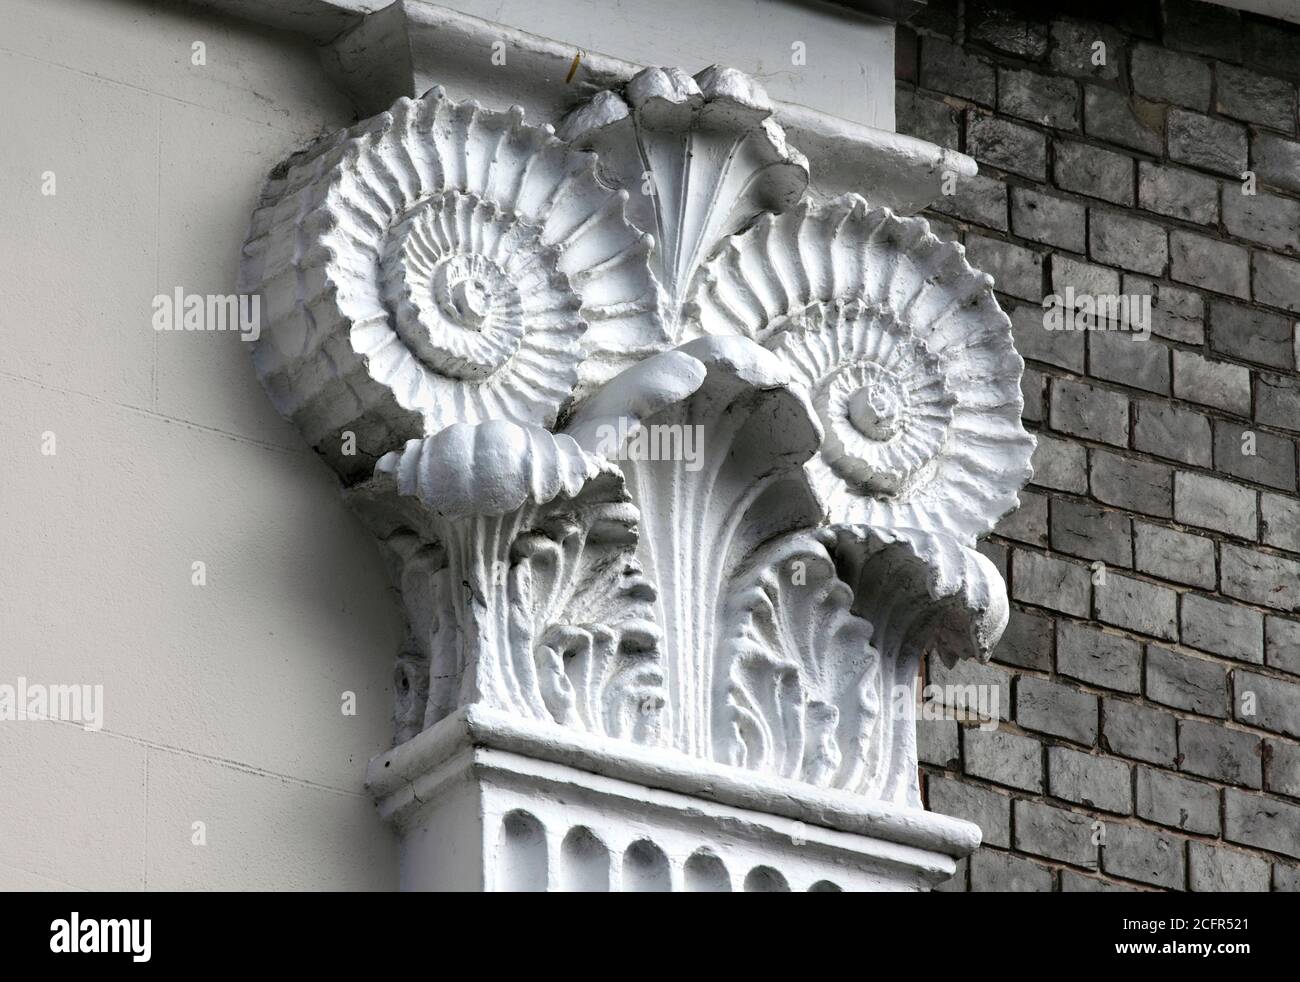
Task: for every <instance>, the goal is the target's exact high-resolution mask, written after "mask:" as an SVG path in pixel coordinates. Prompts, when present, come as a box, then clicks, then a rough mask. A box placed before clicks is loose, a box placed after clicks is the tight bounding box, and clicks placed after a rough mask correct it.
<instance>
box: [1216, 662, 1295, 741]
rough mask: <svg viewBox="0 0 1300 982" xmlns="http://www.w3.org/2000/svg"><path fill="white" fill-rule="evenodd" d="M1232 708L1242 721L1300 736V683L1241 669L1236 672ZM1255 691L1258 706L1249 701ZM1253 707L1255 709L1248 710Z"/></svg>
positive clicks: (1273, 731)
mask: <svg viewBox="0 0 1300 982" xmlns="http://www.w3.org/2000/svg"><path fill="white" fill-rule="evenodd" d="M1232 683H1233V699H1232V708H1233V712H1234V714H1235V716H1236V718H1237V720H1238V721H1240V722H1242V723H1245V724H1246V725H1248V726H1258V727H1259V728H1260V729H1264V730H1268V731H1269V732H1270V733H1283V734H1285V735H1286V736H1290V737H1300V685H1297V684H1296V683H1294V682H1286V681H1284V680H1282V679H1279V678H1274V677H1273V676H1271V675H1256V674H1255V673H1253V672H1246V671H1242V670H1240V669H1238V670H1237V671H1235V672H1233V673H1232ZM1252 695H1253V701H1254V706H1250V705H1249V698H1250V697H1251V696H1252ZM1250 709H1253V710H1254V712H1248V710H1250Z"/></svg>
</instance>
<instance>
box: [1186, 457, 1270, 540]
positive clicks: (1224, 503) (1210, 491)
mask: <svg viewBox="0 0 1300 982" xmlns="http://www.w3.org/2000/svg"><path fill="white" fill-rule="evenodd" d="M1256 515H1257V512H1256V508H1255V492H1254V491H1252V490H1251V489H1250V488H1246V487H1242V486H1241V485H1240V484H1233V483H1231V482H1229V481H1221V480H1219V479H1218V478H1217V477H1207V476H1205V475H1204V474H1189V473H1186V472H1185V471H1179V472H1178V473H1177V474H1176V475H1175V476H1174V518H1175V519H1176V520H1178V521H1180V522H1183V523H1184V524H1186V525H1199V526H1200V527H1201V528H1207V529H1215V530H1216V531H1219V532H1227V533H1228V534H1229V535H1236V536H1240V537H1241V538H1243V539H1253V538H1255V528H1256Z"/></svg>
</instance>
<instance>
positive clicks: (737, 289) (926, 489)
mask: <svg viewBox="0 0 1300 982" xmlns="http://www.w3.org/2000/svg"><path fill="white" fill-rule="evenodd" d="M692 300H693V303H692V305H691V307H690V309H689V316H690V317H691V318H692V320H693V324H692V327H693V328H694V329H696V330H698V331H700V332H702V333H706V334H743V335H745V336H747V337H751V338H754V339H755V340H758V341H760V342H762V343H763V344H765V345H766V346H767V347H768V348H769V349H771V350H772V351H773V352H774V353H776V354H777V355H778V356H780V357H781V358H782V359H783V360H784V361H785V362H786V363H787V364H788V365H790V367H791V368H792V369H793V371H794V373H795V375H796V377H797V378H798V379H799V380H800V381H802V382H803V383H804V384H805V385H806V386H807V387H808V390H809V393H810V395H811V397H812V401H813V405H814V406H816V408H817V412H818V415H819V416H820V417H821V422H822V426H823V429H824V431H825V436H824V438H823V441H822V447H821V450H820V452H819V453H818V454H817V455H816V456H815V457H814V458H813V459H812V460H811V461H810V462H809V463H808V465H807V468H808V472H809V476H810V478H811V480H812V483H813V486H814V488H815V489H816V490H817V492H818V494H819V495H820V497H821V498H822V500H823V503H824V504H825V506H826V508H827V511H828V514H829V516H830V519H831V521H832V522H835V523H861V524H871V525H879V526H887V527H891V528H916V529H922V530H939V531H945V532H948V533H950V534H953V535H956V536H958V537H960V538H965V539H971V538H973V537H974V536H976V535H979V534H981V533H983V532H987V531H989V530H990V529H992V527H993V525H994V523H995V522H996V521H997V519H998V518H999V517H1000V516H1002V515H1003V514H1005V513H1006V512H1007V511H1009V510H1010V509H1012V508H1014V507H1015V506H1016V504H1017V498H1016V493H1017V491H1018V490H1019V488H1020V486H1021V485H1022V484H1023V483H1024V482H1025V481H1026V480H1027V479H1028V477H1029V473H1030V468H1029V458H1030V455H1031V453H1032V451H1033V446H1034V443H1033V439H1032V438H1031V437H1030V436H1029V435H1028V434H1027V433H1026V432H1025V430H1024V427H1023V426H1022V425H1021V422H1020V412H1021V409H1022V407H1023V402H1022V397H1021V394H1020V375H1021V372H1022V371H1023V369H1024V362H1023V361H1022V360H1021V358H1020V356H1019V355H1018V354H1016V350H1015V346H1014V344H1013V343H1012V338H1011V324H1010V322H1009V321H1008V320H1007V317H1006V315H1005V314H1003V313H1002V311H1001V310H1000V309H999V308H998V305H997V302H996V300H995V299H994V296H993V286H992V281H991V280H990V279H989V277H988V276H987V275H985V274H983V273H979V272H977V271H975V270H974V269H972V268H971V267H970V265H969V264H968V263H967V262H966V259H965V255H964V251H963V250H962V248H961V246H960V245H956V244H953V243H946V242H941V241H940V240H939V239H938V238H937V237H936V236H934V235H933V234H932V233H931V232H930V231H929V226H928V225H927V223H926V222H925V221H924V219H919V218H899V217H897V216H896V215H894V214H893V213H892V212H890V211H889V210H888V209H887V208H879V209H875V210H869V209H868V208H867V205H866V202H865V201H863V200H862V199H861V198H859V197H857V196H855V195H848V196H845V197H842V198H839V199H837V200H835V201H832V202H830V203H829V204H827V205H824V206H820V207H818V206H813V205H809V204H808V203H802V204H800V205H798V206H796V207H795V208H793V209H791V210H790V211H788V212H786V213H784V214H781V215H774V216H773V215H769V216H765V217H763V218H762V219H760V220H759V221H758V222H757V223H756V224H755V225H754V227H753V228H751V229H749V230H748V231H746V232H744V233H742V234H740V235H737V236H734V237H733V238H732V239H731V240H730V241H729V242H728V243H727V245H726V246H724V247H723V249H722V250H721V251H720V252H719V253H718V255H717V256H715V257H714V259H713V260H711V261H710V263H709V264H708V265H707V266H706V267H705V270H704V273H703V275H702V276H701V277H700V278H699V280H698V281H697V284H696V290H695V293H694V295H693V298H692Z"/></svg>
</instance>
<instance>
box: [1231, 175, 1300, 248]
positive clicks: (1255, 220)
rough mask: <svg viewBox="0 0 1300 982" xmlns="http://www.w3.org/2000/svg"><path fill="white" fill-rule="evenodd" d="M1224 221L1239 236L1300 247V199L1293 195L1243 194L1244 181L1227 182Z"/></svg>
mask: <svg viewBox="0 0 1300 982" xmlns="http://www.w3.org/2000/svg"><path fill="white" fill-rule="evenodd" d="M1223 225H1224V227H1225V228H1226V229H1227V230H1228V231H1229V232H1231V233H1232V234H1233V235H1235V236H1237V237H1238V238H1242V239H1249V240H1250V241H1251V242H1260V243H1263V244H1264V245H1267V246H1272V247H1273V248H1274V249H1290V250H1293V251H1294V250H1300V201H1296V200H1294V199H1292V198H1282V197H1279V196H1278V195H1276V194H1269V193H1268V192H1267V191H1261V192H1259V193H1257V194H1242V193H1241V185H1239V184H1227V185H1224V188H1223Z"/></svg>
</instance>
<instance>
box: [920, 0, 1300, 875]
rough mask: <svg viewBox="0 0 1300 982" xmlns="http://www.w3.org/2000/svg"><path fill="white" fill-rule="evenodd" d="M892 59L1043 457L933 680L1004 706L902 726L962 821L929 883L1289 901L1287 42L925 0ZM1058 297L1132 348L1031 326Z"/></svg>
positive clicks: (1184, 6)
mask: <svg viewBox="0 0 1300 982" xmlns="http://www.w3.org/2000/svg"><path fill="white" fill-rule="evenodd" d="M898 45H899V60H898V66H899V69H898V76H899V86H898V128H899V130H900V131H901V132H905V133H911V134H915V135H917V136H921V137H923V138H925V139H928V140H932V141H934V142H938V143H941V144H943V145H945V146H949V147H952V148H953V149H956V150H960V151H962V152H964V153H967V154H970V155H971V156H973V157H975V158H976V159H977V161H978V162H979V165H980V174H979V176H978V177H976V178H974V179H972V180H969V181H966V182H964V183H962V184H959V185H958V187H957V188H956V193H955V194H953V195H952V196H951V197H947V198H945V199H943V200H942V201H940V202H939V203H938V204H937V205H936V206H935V207H934V208H933V209H932V211H931V212H929V213H928V214H929V217H930V218H931V221H932V223H933V225H934V227H935V229H936V232H937V233H938V234H940V235H941V236H942V237H944V238H948V239H952V240H955V241H959V242H961V243H963V244H964V245H965V247H966V249H967V251H968V254H969V255H970V257H971V259H972V261H973V262H975V263H976V264H977V265H979V266H980V267H982V268H983V269H985V270H987V271H988V272H989V273H990V274H991V275H992V276H993V277H994V278H995V284H996V289H997V290H998V292H999V298H1000V300H1001V302H1002V304H1003V307H1004V309H1005V310H1006V311H1007V313H1008V315H1009V316H1010V318H1011V321H1012V324H1013V328H1014V331H1015V336H1016V342H1017V345H1018V347H1019V349H1020V351H1021V353H1022V354H1023V355H1024V356H1025V359H1026V372H1025V382H1024V387H1023V389H1024V395H1025V412H1024V418H1025V423H1026V426H1027V427H1028V428H1029V429H1031V430H1033V431H1035V433H1036V434H1037V436H1038V440H1039V446H1038V450H1037V452H1036V454H1035V458H1034V468H1035V478H1034V481H1033V484H1032V486H1031V487H1030V488H1029V489H1027V490H1026V492H1025V494H1024V495H1023V497H1022V507H1021V508H1020V509H1019V511H1017V512H1016V513H1014V514H1012V515H1009V516H1008V517H1007V518H1006V519H1005V520H1004V521H1003V522H1002V523H1001V525H1000V526H999V528H998V530H997V534H996V535H994V536H993V537H992V538H991V539H990V540H989V541H988V542H987V543H985V544H984V546H983V547H982V549H983V551H984V552H985V554H986V555H988V556H989V557H990V558H991V559H992V560H993V561H994V562H995V563H996V564H997V565H998V566H999V568H1000V569H1002V570H1003V572H1004V573H1005V574H1006V576H1007V580H1008V584H1009V593H1010V596H1011V600H1012V608H1013V610H1012V614H1011V622H1010V624H1009V626H1008V628H1007V631H1006V635H1005V637H1004V638H1003V641H1002V643H1001V645H1000V646H999V648H998V649H997V651H996V652H995V654H994V660H993V662H992V664H991V666H990V667H988V668H985V669H981V670H979V671H974V670H965V671H962V672H960V673H959V672H948V673H947V674H945V670H944V669H943V666H942V663H941V662H940V661H938V660H933V661H932V662H931V663H930V664H929V666H928V675H927V681H928V682H933V683H937V684H956V683H968V684H983V685H986V686H989V688H990V690H995V691H996V692H997V694H998V700H999V703H998V711H997V713H996V714H991V715H995V717H996V719H995V722H996V728H995V729H990V728H988V726H985V727H981V726H980V725H979V724H978V723H976V722H972V721H969V720H967V721H962V722H956V721H954V720H953V719H944V720H934V721H925V720H923V721H922V722H921V723H920V724H919V733H920V754H921V757H922V762H923V770H924V772H925V786H926V795H927V803H928V805H929V806H930V807H931V808H933V809H935V810H937V811H941V812H945V813H948V814H952V815H958V816H961V817H964V818H967V819H969V820H971V821H973V822H976V823H977V824H979V825H980V827H981V828H982V829H983V832H984V843H985V844H984V846H982V847H981V849H980V850H979V852H978V853H977V854H976V855H975V856H974V857H972V859H971V861H970V862H968V863H964V864H962V868H961V870H960V872H959V874H958V876H957V878H956V879H955V880H954V881H953V882H952V883H951V884H949V886H948V888H949V889H954V890H1039V891H1058V890H1059V891H1070V892H1073V891H1099V890H1144V889H1145V890H1270V889H1271V890H1292V891H1293V890H1297V889H1300V494H1298V493H1297V489H1298V488H1300V484H1298V483H1297V481H1298V475H1297V457H1298V455H1297V440H1298V439H1300V372H1298V371H1297V367H1298V366H1297V358H1300V325H1298V324H1297V316H1296V315H1297V313H1298V312H1300V130H1298V128H1297V83H1298V82H1300V27H1298V26H1295V25H1289V24H1283V23H1281V22H1277V21H1271V20H1267V19H1263V18H1258V17H1255V16H1253V15H1250V14H1244V13H1239V12H1237V11H1235V10H1230V9H1226V8H1224V7H1219V6H1210V5H1207V4H1203V3H1196V2H1191V0H1163V2H1159V0H1126V2H1124V3H1116V4H1108V3H1106V2H1104V0H1093V2H1089V3H1081V2H1080V3H1075V2H1072V0H1041V2H1035V3H1032V4H1017V3H1015V2H998V0H991V2H977V0H930V4H929V7H928V8H927V10H926V11H925V12H924V13H922V14H920V15H918V16H917V17H916V18H915V19H914V20H913V22H912V24H911V26H910V28H900V30H899V33H898ZM1103 53H1104V58H1103V57H1099V55H1102V54H1103ZM1248 191H1250V192H1254V193H1246V192H1248ZM1067 287H1069V288H1071V289H1072V290H1073V292H1074V294H1076V295H1089V296H1105V295H1111V296H1115V295H1121V294H1123V295H1128V296H1131V297H1143V296H1145V297H1150V298H1151V304H1152V308H1151V321H1150V327H1151V332H1150V335H1149V336H1146V337H1142V336H1141V335H1140V334H1139V335H1135V334H1133V333H1132V332H1125V331H1096V330H1095V331H1086V330H1084V331H1049V330H1047V328H1046V327H1045V320H1044V313H1045V311H1044V307H1043V305H1042V304H1043V300H1044V298H1045V297H1047V296H1049V295H1051V294H1057V295H1061V294H1063V293H1064V292H1065V290H1066V288H1067ZM1094 323H1097V322H1096V321H1094ZM991 722H993V721H991Z"/></svg>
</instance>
